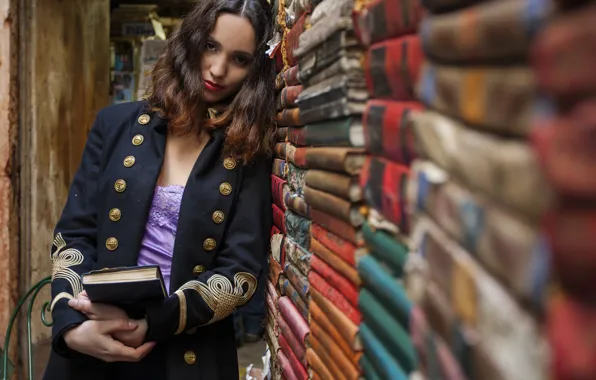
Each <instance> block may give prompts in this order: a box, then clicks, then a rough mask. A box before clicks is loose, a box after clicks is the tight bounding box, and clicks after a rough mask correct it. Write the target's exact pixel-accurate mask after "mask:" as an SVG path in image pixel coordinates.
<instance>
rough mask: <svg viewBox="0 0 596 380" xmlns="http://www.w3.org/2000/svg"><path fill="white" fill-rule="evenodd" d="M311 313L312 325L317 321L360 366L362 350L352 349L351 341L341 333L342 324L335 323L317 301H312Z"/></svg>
mask: <svg viewBox="0 0 596 380" xmlns="http://www.w3.org/2000/svg"><path fill="white" fill-rule="evenodd" d="M310 315H311V326H312V322H313V321H314V322H316V323H317V324H318V325H319V326H320V327H321V328H322V329H323V330H324V331H325V332H326V333H327V334H329V336H330V337H331V338H332V339H333V341H335V342H336V343H337V345H338V347H339V348H340V349H341V351H342V352H343V353H344V355H346V357H347V358H349V360H350V361H351V362H352V364H353V365H355V366H356V367H357V366H358V362H359V360H360V357H361V356H362V352H356V351H354V350H353V349H352V347H351V346H350V344H349V342H347V341H346V340H345V339H344V337H343V336H342V335H341V334H340V333H339V329H341V328H342V326H336V325H334V324H333V323H332V322H331V320H330V319H329V316H328V315H326V314H325V313H323V310H321V308H320V307H319V305H317V304H316V302H312V303H311V308H310ZM311 329H312V327H311Z"/></svg>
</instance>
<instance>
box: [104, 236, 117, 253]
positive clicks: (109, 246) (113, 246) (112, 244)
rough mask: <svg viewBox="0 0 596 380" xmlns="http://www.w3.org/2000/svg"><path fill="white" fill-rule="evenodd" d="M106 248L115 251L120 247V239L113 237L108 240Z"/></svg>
mask: <svg viewBox="0 0 596 380" xmlns="http://www.w3.org/2000/svg"><path fill="white" fill-rule="evenodd" d="M106 248H107V249H109V250H110V251H115V250H116V248H118V239H116V238H114V237H111V238H108V239H107V240H106Z"/></svg>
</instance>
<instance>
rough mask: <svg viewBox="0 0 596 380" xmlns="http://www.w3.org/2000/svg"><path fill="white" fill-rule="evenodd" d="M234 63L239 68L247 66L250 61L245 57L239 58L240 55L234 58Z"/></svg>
mask: <svg viewBox="0 0 596 380" xmlns="http://www.w3.org/2000/svg"><path fill="white" fill-rule="evenodd" d="M234 62H236V63H237V64H238V65H240V66H246V65H248V64H249V63H250V61H249V60H248V59H247V58H246V57H243V56H240V55H239V56H236V57H235V58H234Z"/></svg>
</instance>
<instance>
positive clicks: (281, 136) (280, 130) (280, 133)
mask: <svg viewBox="0 0 596 380" xmlns="http://www.w3.org/2000/svg"><path fill="white" fill-rule="evenodd" d="M287 137H288V127H277V129H276V130H275V141H278V142H285V141H286V138H287ZM284 157H285V156H284Z"/></svg>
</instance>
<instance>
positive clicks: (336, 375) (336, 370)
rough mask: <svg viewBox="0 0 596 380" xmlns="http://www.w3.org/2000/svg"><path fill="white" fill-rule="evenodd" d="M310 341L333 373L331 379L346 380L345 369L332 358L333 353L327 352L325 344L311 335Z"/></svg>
mask: <svg viewBox="0 0 596 380" xmlns="http://www.w3.org/2000/svg"><path fill="white" fill-rule="evenodd" d="M309 342H310V344H311V347H312V349H313V350H314V351H315V353H316V354H317V356H318V357H319V358H320V359H321V361H322V362H323V364H324V365H325V367H326V368H327V369H328V370H329V372H330V373H331V377H329V379H334V380H336V379H337V380H346V377H345V375H344V373H343V371H342V370H341V369H340V367H339V363H336V362H335V361H334V360H333V359H332V358H331V355H329V353H327V350H325V347H323V345H322V344H321V342H319V340H318V339H317V337H315V336H312V335H311V336H310V338H309Z"/></svg>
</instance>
